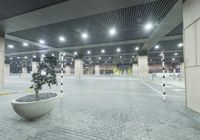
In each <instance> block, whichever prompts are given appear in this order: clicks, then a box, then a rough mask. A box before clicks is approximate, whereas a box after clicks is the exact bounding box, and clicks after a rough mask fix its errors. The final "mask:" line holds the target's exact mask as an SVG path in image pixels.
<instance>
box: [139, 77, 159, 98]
mask: <svg viewBox="0 0 200 140" xmlns="http://www.w3.org/2000/svg"><path fill="white" fill-rule="evenodd" d="M141 82H142V83H143V84H144V85H146V86H147V87H149V88H150V89H152V90H153V91H155V92H156V93H158V94H160V95H162V93H161V92H160V91H159V90H157V89H155V88H154V87H152V86H151V85H149V84H147V83H146V82H144V81H142V80H141Z"/></svg>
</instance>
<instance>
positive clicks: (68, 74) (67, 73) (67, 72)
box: [65, 66, 71, 76]
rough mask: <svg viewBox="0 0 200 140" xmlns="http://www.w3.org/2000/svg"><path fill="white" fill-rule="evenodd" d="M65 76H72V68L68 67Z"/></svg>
mask: <svg viewBox="0 0 200 140" xmlns="http://www.w3.org/2000/svg"><path fill="white" fill-rule="evenodd" d="M65 75H66V76H70V75H71V68H70V66H66V67H65Z"/></svg>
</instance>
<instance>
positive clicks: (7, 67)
mask: <svg viewBox="0 0 200 140" xmlns="http://www.w3.org/2000/svg"><path fill="white" fill-rule="evenodd" d="M4 74H5V75H6V76H8V75H10V64H4Z"/></svg>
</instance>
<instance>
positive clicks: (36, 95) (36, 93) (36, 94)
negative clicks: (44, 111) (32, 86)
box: [35, 90, 39, 98]
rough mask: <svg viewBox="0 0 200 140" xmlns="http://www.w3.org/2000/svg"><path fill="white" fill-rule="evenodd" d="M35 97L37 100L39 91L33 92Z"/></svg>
mask: <svg viewBox="0 0 200 140" xmlns="http://www.w3.org/2000/svg"><path fill="white" fill-rule="evenodd" d="M35 97H36V98H39V91H38V90H35Z"/></svg>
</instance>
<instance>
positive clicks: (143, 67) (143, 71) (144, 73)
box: [138, 56, 149, 78]
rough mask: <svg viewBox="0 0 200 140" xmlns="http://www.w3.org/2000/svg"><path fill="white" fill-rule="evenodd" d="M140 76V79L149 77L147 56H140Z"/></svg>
mask: <svg viewBox="0 0 200 140" xmlns="http://www.w3.org/2000/svg"><path fill="white" fill-rule="evenodd" d="M138 76H139V77H140V78H148V77H149V66H148V57H147V56H138Z"/></svg>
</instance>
